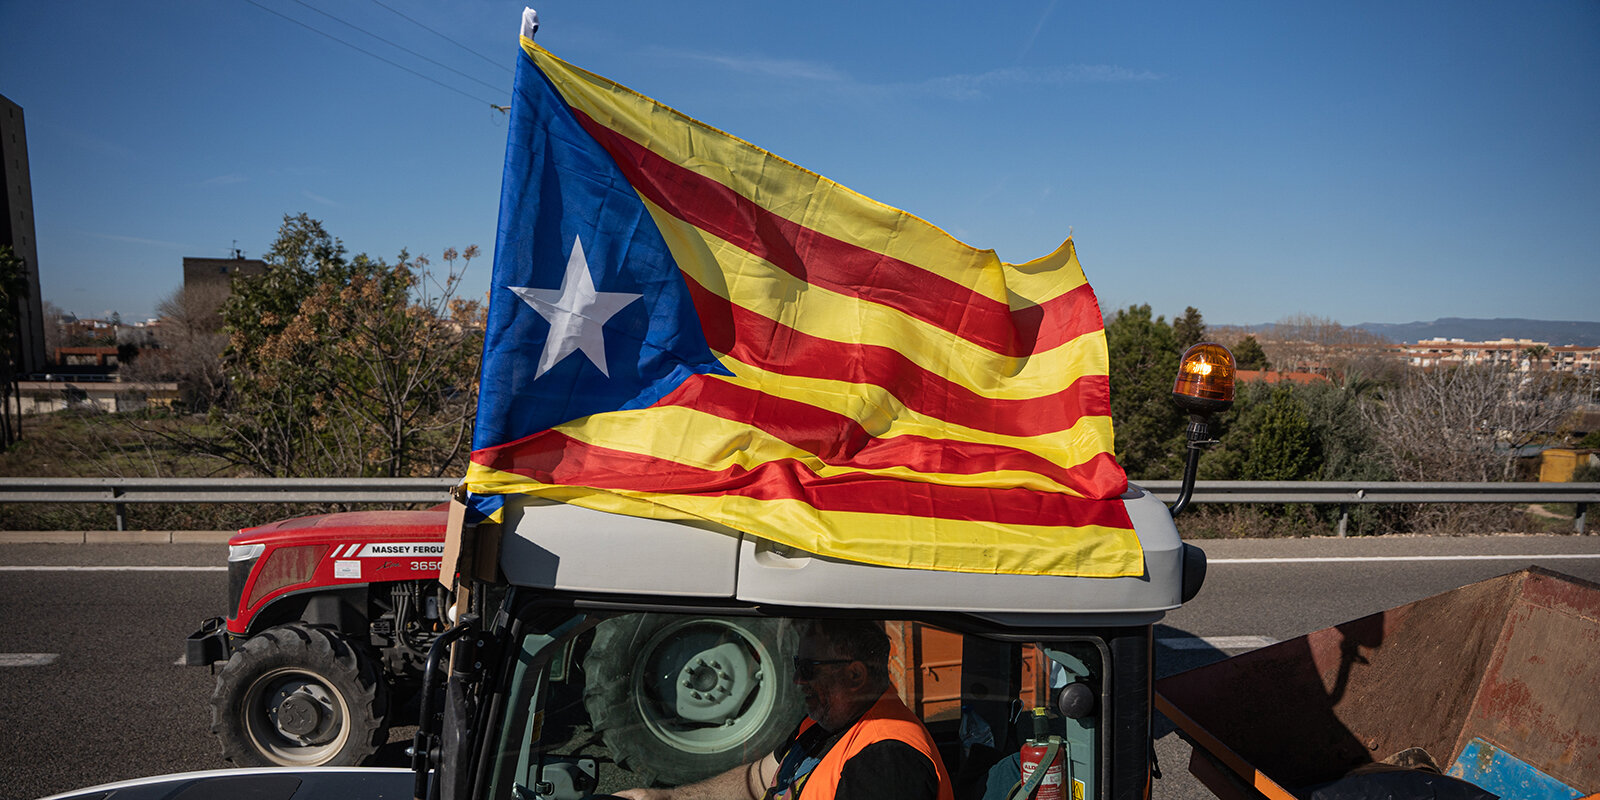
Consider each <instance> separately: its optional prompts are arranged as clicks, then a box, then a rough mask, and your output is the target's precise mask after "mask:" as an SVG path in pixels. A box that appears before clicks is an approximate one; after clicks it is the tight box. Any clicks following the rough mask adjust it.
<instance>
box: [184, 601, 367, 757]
mask: <svg viewBox="0 0 1600 800" xmlns="http://www.w3.org/2000/svg"><path fill="white" fill-rule="evenodd" d="M388 712H389V692H388V685H387V684H386V683H385V682H384V680H383V676H382V674H381V673H380V672H379V671H378V668H377V664H376V662H375V660H374V659H373V658H371V657H370V656H368V655H367V653H366V652H365V651H363V650H361V649H359V648H357V647H354V646H352V645H351V644H350V642H348V641H347V640H346V639H345V638H344V637H343V636H342V635H340V634H339V633H337V632H335V631H331V630H328V629H326V628H315V627H311V626H308V625H299V624H292V625H281V626H278V627H276V628H269V629H267V630H265V631H262V632H261V633H259V634H257V635H255V636H252V637H251V638H249V639H248V640H246V641H245V643H244V645H243V646H241V647H240V648H239V649H238V650H236V651H235V652H234V654H233V657H232V658H230V659H228V663H227V665H226V666H224V667H223V668H222V671H221V672H220V673H218V675H217V687H216V690H215V691H213V692H212V694H211V732H212V733H215V734H216V735H217V736H218V737H219V738H220V739H221V741H222V757H223V758H226V759H228V760H229V761H232V762H233V763H234V764H237V765H239V766H241V767H270V766H290V767H317V766H354V765H358V764H361V763H362V762H363V761H365V760H366V759H367V758H369V757H370V756H371V755H372V754H373V752H375V751H376V750H377V749H378V746H379V745H380V744H382V743H383V742H384V741H385V740H386V739H387V734H388V725H387V723H386V719H385V718H386V716H387V714H388Z"/></svg>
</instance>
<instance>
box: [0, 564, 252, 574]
mask: <svg viewBox="0 0 1600 800" xmlns="http://www.w3.org/2000/svg"><path fill="white" fill-rule="evenodd" d="M227 571H228V568H227V567H84V566H49V565H45V566H0V572H227Z"/></svg>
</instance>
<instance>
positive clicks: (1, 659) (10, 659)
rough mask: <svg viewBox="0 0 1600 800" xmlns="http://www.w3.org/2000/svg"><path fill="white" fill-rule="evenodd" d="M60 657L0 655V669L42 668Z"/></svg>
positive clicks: (40, 654) (17, 654)
mask: <svg viewBox="0 0 1600 800" xmlns="http://www.w3.org/2000/svg"><path fill="white" fill-rule="evenodd" d="M60 657H61V654H60V653H0V667H44V666H49V665H50V664H54V663H56V659H58V658H60Z"/></svg>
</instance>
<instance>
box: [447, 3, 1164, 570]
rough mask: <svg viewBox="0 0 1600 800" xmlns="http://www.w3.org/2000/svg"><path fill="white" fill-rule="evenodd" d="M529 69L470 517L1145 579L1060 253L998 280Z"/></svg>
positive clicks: (1094, 329)
mask: <svg viewBox="0 0 1600 800" xmlns="http://www.w3.org/2000/svg"><path fill="white" fill-rule="evenodd" d="M525 28H526V26H525ZM522 49H523V54H522V56H521V57H519V59H518V62H519V63H518V68H517V76H516V84H515V97H514V99H513V101H512V108H511V123H510V135H509V143H508V144H507V147H506V166H505V175H504V185H503V189H502V194H501V199H500V221H499V232H498V238H497V241H496V246H495V262H494V276H493V283H492V286H491V289H490V303H489V315H488V329H487V332H486V337H485V345H484V361H483V376H482V386H481V389H482V391H481V395H480V401H479V410H478V418H477V427H476V430H475V434H474V443H473V447H474V452H473V454H472V461H471V465H470V467H469V469H468V472H467V478H466V484H467V488H468V489H469V490H470V491H471V492H472V493H473V495H474V496H477V497H478V498H479V502H480V503H485V502H486V503H487V504H489V505H493V504H495V501H496V499H497V498H495V497H493V496H495V495H505V494H511V493H521V494H527V495H535V496H538V497H541V498H546V499H551V500H557V501H564V502H567V503H572V504H574V505H579V506H585V507H588V508H594V509H599V510H602V511H610V512H617V513H622V514H630V515H635V516H644V517H655V518H668V519H687V520H704V521H711V522H715V523H719V524H721V525H723V526H726V527H728V528H732V529H734V530H737V531H741V532H744V533H747V534H751V535H754V536H758V537H761V538H765V539H768V540H771V541H773V542H777V543H780V544H784V545H788V546H791V547H795V548H798V549H800V550H804V551H807V552H810V553H816V554H821V555H825V556H831V557H836V558H842V559H847V560H853V561H859V562H865V563H870V564H879V565H890V566H906V567H919V568H932V569H944V570H955V571H965V572H1005V573H1043V574H1059V575H1081V576H1103V577H1114V576H1124V575H1139V574H1142V573H1143V571H1144V565H1143V554H1142V552H1141V550H1140V547H1139V542H1138V538H1137V537H1136V536H1135V535H1134V533H1133V531H1132V524H1131V522H1130V521H1129V518H1128V515H1127V512H1126V510H1125V509H1124V507H1123V505H1122V503H1121V502H1120V501H1119V500H1118V496H1119V495H1120V494H1121V493H1122V492H1123V491H1124V490H1125V489H1126V486H1127V478H1126V476H1125V475H1124V473H1123V471H1122V468H1121V467H1120V466H1119V465H1118V464H1117V463H1116V461H1115V460H1114V458H1113V457H1112V430H1111V418H1110V402H1109V395H1108V390H1107V378H1106V373H1107V356H1106V344H1105V331H1104V328H1103V325H1102V322H1101V317H1100V309H1099V305H1098V303H1097V301H1096V300H1095V296H1094V294H1093V292H1092V291H1091V290H1090V288H1089V285H1088V283H1087V282H1086V281H1085V279H1084V276H1083V271H1082V269H1081V268H1080V267H1079V265H1078V261H1077V258H1076V255H1075V253H1074V249H1073V245H1072V241H1071V239H1070V238H1069V239H1068V240H1067V241H1066V242H1065V243H1063V244H1062V245H1061V247H1060V248H1058V249H1057V250H1056V251H1055V252H1053V253H1051V254H1049V255H1047V256H1044V257H1043V258H1040V259H1038V260H1035V261H1030V262H1027V263H1024V264H1006V263H1002V262H1001V261H1000V260H999V259H998V258H997V257H996V256H995V254H994V252H993V251H992V250H979V249H975V248H973V247H969V246H967V245H965V244H962V243H961V242H959V241H956V240H955V239H954V238H952V237H951V236H950V235H948V234H946V233H945V232H944V231H942V230H940V229H938V228H936V227H934V226H933V225H931V224H929V223H928V222H925V221H923V220H921V219H919V218H917V217H914V216H912V215H910V214H907V213H906V212H904V211H900V210H897V209H894V208H890V207H888V206H885V205H883V204H881V203H878V202H875V201H873V200H871V199H869V198H867V197H863V196H862V195H860V194H857V193H855V192H853V191H851V190H849V189H846V188H844V187H843V186H840V185H839V184H837V183H834V182H833V181H830V180H828V179H826V178H823V177H821V176H819V175H817V174H815V173H812V172H809V171H807V170H805V169H802V168H800V167H798V166H796V165H794V164H792V163H790V162H788V161H785V160H783V159H781V158H779V157H777V156H775V155H773V154H771V153H768V152H766V151H764V150H761V149H759V148H757V147H755V146H753V145H751V144H749V143H747V142H744V141H742V140H740V139H737V138H735V137H733V136H730V135H728V134H726V133H723V132H722V131H719V130H717V129H715V128H712V127H710V126H708V125H705V124H704V123H701V122H698V121H696V120H694V119H691V118H689V117H687V116H684V115H683V114H681V113H679V112H677V111H675V110H673V109H671V108H668V107H667V106H664V105H662V104H660V103H658V102H656V101H654V100H651V99H650V98H648V97H644V96H643V95H640V94H638V93H636V92H633V91H631V90H629V89H627V88H625V87H623V86H620V85H618V84H616V83H614V82H612V81H609V80H607V79H605V78H602V77H600V76H598V75H594V74H592V73H589V72H586V71H584V70H581V69H578V68H576V67H574V66H572V65H570V64H567V63H565V62H563V61H561V60H559V59H557V58H555V57H554V56H552V55H551V54H550V53H549V52H547V51H545V50H544V49H543V48H542V47H540V46H539V45H536V44H534V43H533V41H532V39H531V33H530V32H528V31H526V30H525V32H524V35H523V37H522ZM485 495H488V496H489V497H484V496H485ZM713 535H714V534H713Z"/></svg>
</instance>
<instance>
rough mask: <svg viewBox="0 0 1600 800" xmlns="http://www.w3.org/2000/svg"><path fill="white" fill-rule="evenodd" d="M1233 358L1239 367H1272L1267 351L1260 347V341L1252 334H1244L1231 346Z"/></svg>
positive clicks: (1263, 368)
mask: <svg viewBox="0 0 1600 800" xmlns="http://www.w3.org/2000/svg"><path fill="white" fill-rule="evenodd" d="M1233 360H1234V363H1235V364H1236V365H1238V367H1239V369H1258V370H1266V369H1272V366H1271V362H1269V361H1267V351H1265V350H1262V349H1261V343H1260V342H1258V341H1256V337H1254V336H1246V337H1244V338H1243V339H1240V340H1239V342H1238V343H1237V344H1235V345H1234V346H1233Z"/></svg>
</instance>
